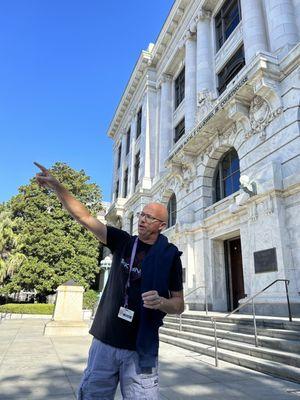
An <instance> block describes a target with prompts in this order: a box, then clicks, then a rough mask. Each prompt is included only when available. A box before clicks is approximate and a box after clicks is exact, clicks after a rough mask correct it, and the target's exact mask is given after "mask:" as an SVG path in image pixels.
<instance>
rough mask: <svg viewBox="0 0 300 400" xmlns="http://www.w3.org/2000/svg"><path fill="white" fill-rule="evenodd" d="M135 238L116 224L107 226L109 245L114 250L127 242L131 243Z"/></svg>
mask: <svg viewBox="0 0 300 400" xmlns="http://www.w3.org/2000/svg"><path fill="white" fill-rule="evenodd" d="M132 239H133V236H131V235H130V234H129V233H128V232H126V231H124V230H123V229H120V228H116V227H114V226H111V225H108V226H107V247H109V248H110V249H111V250H112V251H115V250H116V249H117V248H120V247H123V246H124V245H125V244H126V243H130V242H131V240H132Z"/></svg>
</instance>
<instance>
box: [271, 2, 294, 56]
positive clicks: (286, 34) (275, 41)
mask: <svg viewBox="0 0 300 400" xmlns="http://www.w3.org/2000/svg"><path fill="white" fill-rule="evenodd" d="M266 15H267V20H268V28H269V40H270V47H271V51H272V52H274V53H276V54H277V55H278V57H279V58H282V57H284V56H285V55H286V54H287V53H288V52H289V51H290V49H291V48H292V47H293V46H294V45H295V44H296V43H297V42H298V29H297V25H296V18H295V9H294V5H293V1H292V0H267V1H266Z"/></svg>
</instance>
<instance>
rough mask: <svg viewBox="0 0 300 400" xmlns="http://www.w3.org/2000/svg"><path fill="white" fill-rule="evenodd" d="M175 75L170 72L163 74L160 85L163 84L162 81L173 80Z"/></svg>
mask: <svg viewBox="0 0 300 400" xmlns="http://www.w3.org/2000/svg"><path fill="white" fill-rule="evenodd" d="M172 80H173V76H172V75H170V74H165V73H164V74H162V75H161V77H160V79H159V80H158V86H161V84H162V83H166V82H172Z"/></svg>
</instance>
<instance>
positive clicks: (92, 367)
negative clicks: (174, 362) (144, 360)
mask: <svg viewBox="0 0 300 400" xmlns="http://www.w3.org/2000/svg"><path fill="white" fill-rule="evenodd" d="M144 372H145V371H141V369H140V367H139V365H138V354H137V352H136V351H131V350H123V349H118V348H116V347H112V346H109V345H107V344H105V343H102V342H100V340H97V339H95V338H94V339H93V341H92V344H91V347H90V351H89V358H88V364H87V367H86V369H85V371H84V373H83V377H82V380H81V383H80V386H79V389H78V400H113V399H114V396H115V392H116V389H117V386H118V383H119V382H120V388H121V393H122V396H123V399H124V400H158V399H159V394H158V371H157V365H156V368H152V370H151V371H147V373H144Z"/></svg>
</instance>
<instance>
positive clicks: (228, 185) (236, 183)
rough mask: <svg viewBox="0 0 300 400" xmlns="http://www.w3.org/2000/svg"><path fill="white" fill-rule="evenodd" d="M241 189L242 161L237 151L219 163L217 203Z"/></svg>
mask: <svg viewBox="0 0 300 400" xmlns="http://www.w3.org/2000/svg"><path fill="white" fill-rule="evenodd" d="M239 188H240V161H239V157H238V154H237V152H236V151H235V149H231V150H230V151H229V152H227V153H226V154H225V155H224V156H223V158H222V159H221V160H220V161H219V164H218V167H217V170H216V178H215V201H219V200H221V199H224V198H225V197H227V196H229V195H230V194H232V193H234V192H236V191H237V190H239Z"/></svg>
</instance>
